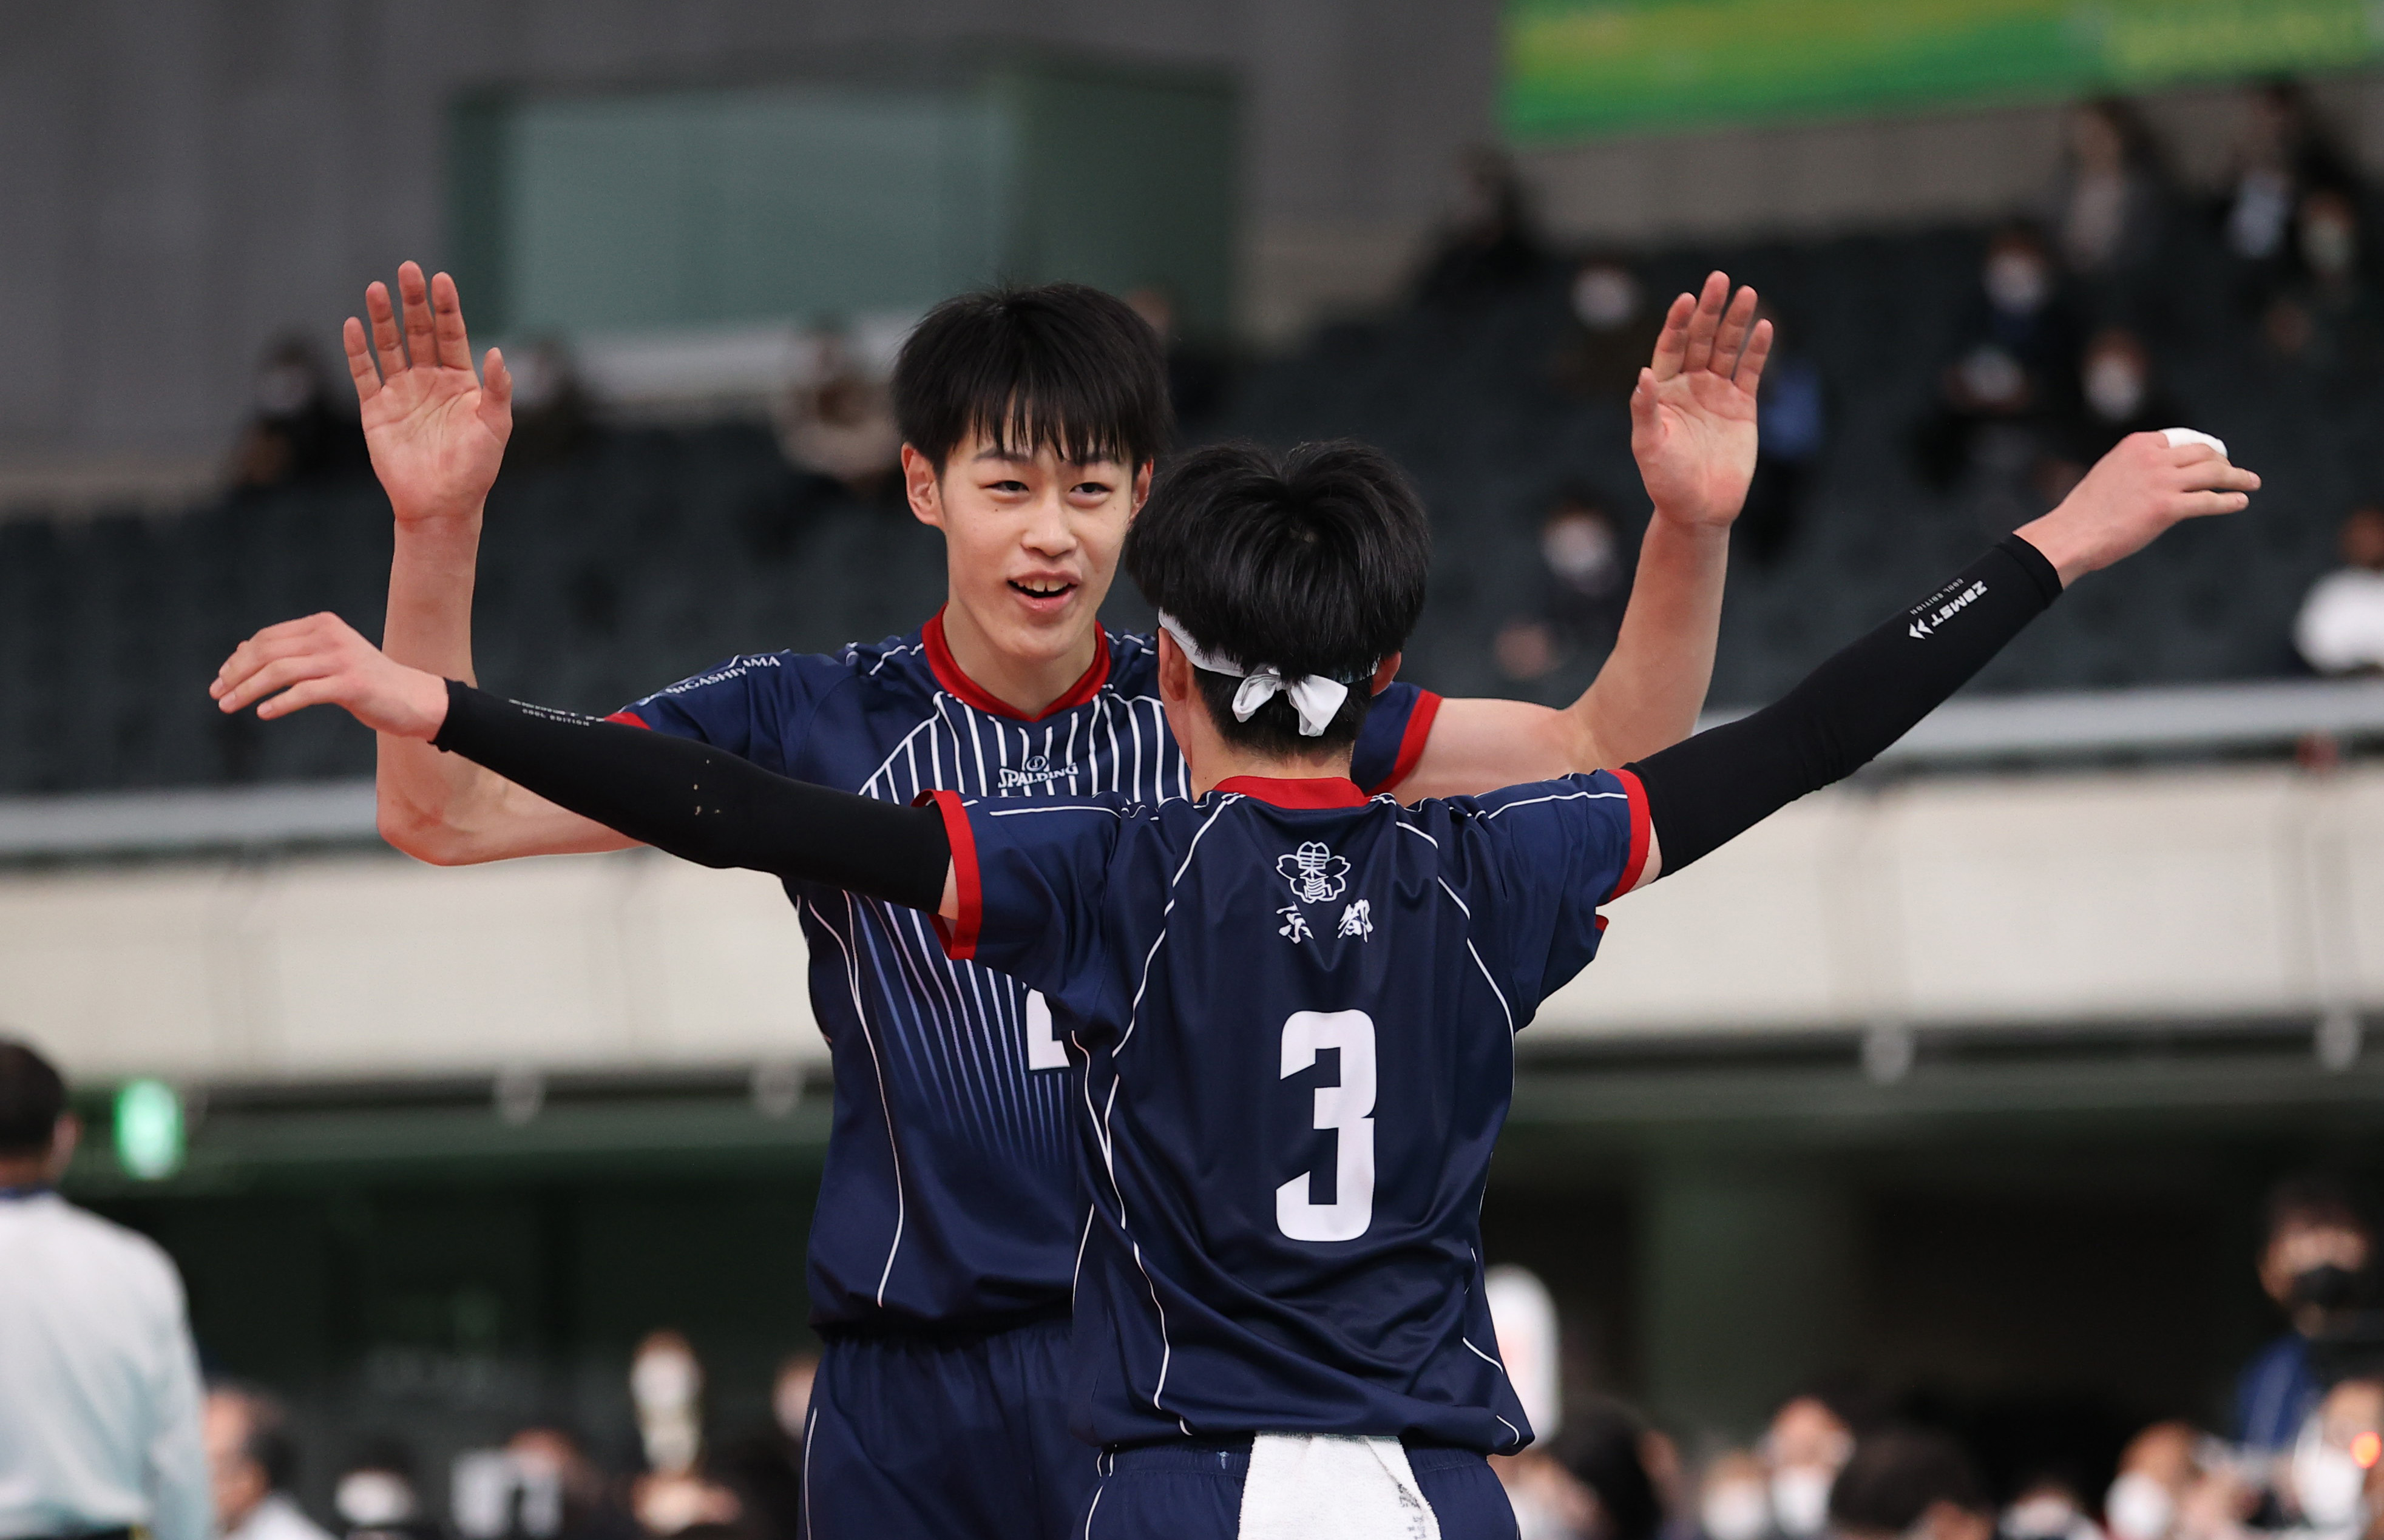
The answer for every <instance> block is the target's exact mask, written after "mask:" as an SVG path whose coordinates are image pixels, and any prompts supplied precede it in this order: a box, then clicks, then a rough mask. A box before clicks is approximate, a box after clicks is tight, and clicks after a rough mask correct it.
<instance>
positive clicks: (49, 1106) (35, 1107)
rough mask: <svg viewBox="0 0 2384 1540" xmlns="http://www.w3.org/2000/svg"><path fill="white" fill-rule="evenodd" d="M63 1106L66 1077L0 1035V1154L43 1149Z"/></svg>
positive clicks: (53, 1132)
mask: <svg viewBox="0 0 2384 1540" xmlns="http://www.w3.org/2000/svg"><path fill="white" fill-rule="evenodd" d="M66 1110H67V1087H66V1081H65V1080H64V1079H62V1078H60V1076H59V1074H58V1072H57V1071H56V1069H55V1068H53V1067H52V1066H51V1064H50V1062H49V1061H48V1060H46V1059H44V1058H43V1057H42V1056H41V1055H40V1054H38V1053H36V1052H34V1051H33V1049H31V1047H30V1046H29V1045H27V1044H24V1043H19V1042H15V1041H12V1040H10V1039H8V1038H5V1037H0V1155H35V1154H40V1153H42V1152H43V1151H45V1150H47V1149H49V1148H50V1141H51V1139H52V1138H54V1137H55V1136H56V1129H57V1124H58V1119H59V1118H60V1117H61V1116H63V1115H64V1114H65V1112H66Z"/></svg>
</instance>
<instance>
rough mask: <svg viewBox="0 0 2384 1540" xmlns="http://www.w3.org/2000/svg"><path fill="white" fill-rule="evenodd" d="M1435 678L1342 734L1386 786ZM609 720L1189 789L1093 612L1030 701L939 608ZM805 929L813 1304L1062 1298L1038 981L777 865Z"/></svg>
mask: <svg viewBox="0 0 2384 1540" xmlns="http://www.w3.org/2000/svg"><path fill="white" fill-rule="evenodd" d="M1437 708H1438V701H1437V698H1436V697H1434V696H1432V695H1429V694H1427V693H1425V692H1423V691H1422V690H1418V689H1414V688H1413V687H1411V686H1402V685H1394V686H1393V687H1392V688H1391V689H1389V690H1387V691H1385V692H1384V694H1383V695H1381V696H1380V697H1378V698H1377V699H1376V702H1375V705H1374V709H1373V711H1372V713H1371V714H1370V715H1369V716H1368V718H1367V723H1366V735H1365V739H1364V740H1363V742H1362V743H1361V745H1360V765H1361V768H1360V772H1359V773H1360V775H1362V776H1372V777H1373V780H1372V781H1370V782H1369V784H1376V783H1379V784H1383V785H1396V784H1397V781H1398V780H1399V779H1401V778H1402V777H1404V776H1406V774H1407V773H1408V771H1409V769H1411V768H1412V767H1413V766H1414V764H1415V761H1416V758H1417V756H1418V755H1419V754H1421V752H1422V748H1423V744H1424V740H1425V739H1426V737H1427V736H1428V735H1429V733H1430V731H1431V725H1432V719H1433V715H1434V712H1435V711H1436V710H1437ZM615 720H617V721H625V722H632V723H636V724H639V725H640V726H644V727H653V728H656V729H658V730H660V731H663V732H667V733H676V734H678V735H680V736H682V737H686V738H693V739H701V740H702V741H703V742H706V743H709V744H711V745H713V746H714V747H715V748H719V749H725V750H726V751H729V752H731V753H734V754H739V755H741V756H743V757H744V758H746V759H750V760H751V761H753V762H754V763H755V764H760V765H761V766H763V767H764V769H767V770H772V771H775V772H776V773H777V774H779V775H782V776H795V777H797V778H799V779H801V780H807V781H812V782H815V783H817V784H819V785H822V786H829V787H834V788H836V789H839V790H844V791H855V792H859V793H860V794H861V795H863V796H864V797H880V798H884V799H887V800H888V801H898V802H904V803H908V802H910V801H913V800H914V799H916V798H917V797H918V796H919V795H921V794H922V793H924V792H925V791H928V790H931V789H937V788H944V789H951V790H954V791H958V792H961V793H962V794H964V795H967V796H969V797H973V798H989V799H996V800H1003V799H1041V798H1049V797H1053V796H1088V795H1093V794H1109V795H1114V796H1118V797H1121V798H1123V799H1125V800H1128V801H1135V802H1137V803H1151V802H1160V803H1163V802H1165V801H1167V800H1168V799H1170V798H1181V797H1183V796H1184V795H1186V792H1187V791H1188V789H1189V782H1188V781H1187V779H1186V775H1185V769H1184V760H1183V756H1182V755H1181V754H1180V753H1178V752H1177V751H1176V748H1175V744H1174V740H1173V738H1171V737H1170V736H1169V734H1168V731H1167V724H1166V720H1165V718H1164V716H1163V714H1161V709H1160V702H1159V685H1158V657H1157V652H1156V651H1155V650H1154V648H1153V646H1152V644H1151V642H1150V640H1149V638H1146V637H1139V636H1127V635H1119V634H1111V633H1108V632H1103V633H1101V636H1100V640H1099V652H1098V654H1097V655H1096V657H1095V658H1094V660H1093V665H1092V667H1091V668H1090V669H1089V670H1087V671H1086V674H1085V676H1084V677H1083V678H1081V679H1079V680H1078V681H1077V682H1076V684H1075V686H1074V688H1073V689H1070V690H1069V691H1068V693H1067V694H1066V695H1064V696H1062V698H1061V699H1060V700H1058V701H1057V702H1053V703H1052V705H1051V707H1050V709H1049V710H1048V711H1046V712H1045V713H1044V714H1042V715H1040V716H1037V717H1036V718H1033V719H1032V720H1027V719H1024V718H1022V717H1021V716H1020V715H1019V714H1017V713H1015V712H1013V711H1012V710H1011V709H1010V708H1008V707H1007V706H1005V705H1003V704H1002V703H1001V702H1000V701H999V700H997V699H995V698H994V697H993V696H991V695H989V694H987V692H986V691H985V690H984V689H981V688H979V687H978V686H977V685H976V684H975V683H974V682H973V681H972V680H970V679H969V677H967V676H966V675H964V674H962V672H961V671H960V668H959V667H958V665H957V664H954V663H953V661H952V656H951V652H950V649H949V648H948V647H946V646H945V644H944V633H943V618H942V616H941V615H937V616H936V617H935V618H933V619H931V620H929V621H928V622H927V624H926V625H925V627H921V628H920V629H919V630H917V631H914V632H913V633H911V634H910V635H909V636H907V637H900V638H889V639H888V640H885V641H881V642H877V643H875V644H872V645H867V646H859V645H856V646H850V647H847V648H845V649H844V650H843V651H841V652H836V653H833V654H826V655H822V654H816V653H794V652H770V653H755V654H749V655H746V656H743V657H737V658H731V659H729V660H728V661H727V662H726V663H725V664H721V665H720V666H719V667H717V668H714V669H713V670H711V671H710V672H708V673H705V674H700V675H698V676H696V677H694V678H691V679H689V680H687V681H685V682H684V683H680V684H676V685H673V686H671V687H670V688H669V689H665V690H663V691H661V692H659V693H657V694H654V695H650V696H648V697H647V698H646V699H644V700H642V701H639V702H637V703H636V704H635V705H633V706H631V707H629V708H628V709H627V711H625V712H620V713H616V714H615ZM787 893H788V897H789V898H790V899H792V900H794V903H795V907H796V909H797V911H798V912H799V913H801V918H802V925H803V934H804V937H805V938H806V939H807V940H808V941H809V943H810V947H811V992H812V1012H813V1015H814V1016H815V1017H816V1018H817V1019H818V1021H819V1025H820V1030H821V1031H822V1032H823V1033H824V1034H825V1035H826V1038H827V1042H828V1048H829V1051H830V1054H831V1057H832V1059H833V1062H834V1067H835V1074H836V1120H835V1124H834V1129H833V1132H832V1134H831V1136H830V1137H829V1141H828V1152H827V1164H826V1171H825V1173H824V1174H823V1175H822V1177H821V1182H820V1196H819V1207H818V1211H817V1212H816V1213H815V1215H814V1217H813V1223H812V1233H811V1262H810V1273H809V1278H810V1289H811V1301H812V1314H813V1320H814V1321H816V1322H818V1323H822V1324H838V1323H881V1324H895V1325H900V1324H904V1323H916V1324H946V1325H950V1324H999V1323H1001V1322H1002V1321H1004V1320H1005V1319H1006V1318H1017V1317H1025V1316H1031V1315H1035V1314H1043V1313H1049V1312H1051V1311H1054V1310H1063V1309H1065V1308H1066V1306H1067V1303H1068V1297H1069V1284H1070V1278H1071V1276H1072V1274H1073V1273H1074V1267H1075V1261H1076V1243H1077V1240H1078V1238H1079V1236H1081V1235H1082V1233H1083V1222H1084V1213H1085V1205H1084V1199H1083V1198H1082V1196H1081V1194H1080V1193H1079V1191H1078V1188H1077V1179H1076V1174H1075V1171H1074V1167H1073V1165H1072V1164H1071V1159H1070V1150H1069V1142H1070V1135H1069V1131H1068V1128H1067V1124H1066V1118H1067V1110H1068V1108H1069V1106H1070V1105H1071V1104H1072V1101H1073V1097H1072V1095H1071V1091H1070V1086H1071V1082H1072V1078H1073V1075H1072V1072H1071V1070H1070V1068H1069V1064H1068V1058H1067V1053H1066V1050H1065V1048H1064V1047H1063V1045H1062V1040H1061V1039H1060V1038H1059V1037H1057V1036H1055V1034H1054V1030H1053V1026H1052V1020H1051V1015H1050V1012H1049V1010H1048V1009H1047V1007H1046V1005H1045V1002H1044V1000H1042V998H1041V997H1040V996H1039V995H1037V994H1035V993H1033V992H1030V991H1028V990H1026V989H1024V988H1022V987H1019V986H1018V985H1017V984H1015V983H1013V982H1012V980H1010V979H1009V978H1007V977H1005V976H1003V975H1000V974H996V973H992V972H990V971H988V970H987V969H985V968H982V967H979V966H977V965H975V963H966V962H953V961H951V960H950V959H948V958H946V956H945V955H944V952H943V950H942V949H941V948H940V947H939V946H938V945H937V939H936V936H935V933H934V931H933V930H932V929H931V928H930V922H929V920H928V918H927V917H926V916H925V915H923V914H919V913H916V912H914V911H912V910H908V909H902V908H900V907H897V906H894V905H889V904H884V903H878V902H875V901H872V900H865V899H858V898H854V897H852V896H851V895H849V894H847V893H844V892H843V891H841V890H838V889H835V888H821V887H817V886H815V885H812V884H805V883H797V882H790V883H788V884H787Z"/></svg>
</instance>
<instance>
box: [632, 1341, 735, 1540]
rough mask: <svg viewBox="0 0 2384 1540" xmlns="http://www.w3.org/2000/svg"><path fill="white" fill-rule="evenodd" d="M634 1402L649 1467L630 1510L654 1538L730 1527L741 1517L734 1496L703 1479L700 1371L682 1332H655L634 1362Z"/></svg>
mask: <svg viewBox="0 0 2384 1540" xmlns="http://www.w3.org/2000/svg"><path fill="white" fill-rule="evenodd" d="M629 1399H630V1402H631V1404H632V1405H633V1406H635V1407H636V1409H637V1415H638V1441H639V1447H640V1448H641V1449H642V1451H643V1452H644V1455H645V1461H646V1469H645V1472H644V1473H642V1474H640V1475H639V1477H638V1478H637V1480H636V1481H635V1482H633V1483H632V1484H630V1488H629V1511H630V1513H631V1514H632V1515H634V1516H635V1517H636V1519H637V1521H638V1524H639V1528H641V1529H643V1530H644V1531H645V1532H646V1533H647V1534H655V1535H668V1534H687V1533H689V1531H713V1530H720V1529H725V1528H726V1527H727V1526H729V1525H732V1524H734V1523H736V1522H737V1521H738V1520H739V1519H740V1518H741V1517H743V1514H744V1509H743V1506H742V1505H741V1504H739V1502H738V1500H737V1495H736V1494H735V1493H734V1492H732V1491H730V1490H729V1489H728V1488H727V1487H726V1486H723V1485H721V1484H719V1483H717V1482H715V1481H713V1480H711V1479H710V1478H709V1477H708V1476H706V1475H705V1473H704V1472H703V1468H702V1461H703V1365H702V1363H701V1362H700V1361H699V1360H697V1358H696V1356H695V1348H694V1347H693V1346H692V1345H691V1344H689V1341H688V1339H687V1337H686V1336H685V1335H684V1334H682V1333H679V1332H676V1331H670V1330H664V1331H658V1332H652V1333H649V1334H648V1335H646V1338H645V1340H644V1341H642V1342H640V1343H639V1344H638V1350H637V1353H636V1356H635V1357H634V1358H633V1359H632V1360H630V1364H629Z"/></svg>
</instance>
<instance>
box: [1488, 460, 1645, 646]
mask: <svg viewBox="0 0 2384 1540" xmlns="http://www.w3.org/2000/svg"><path fill="white" fill-rule="evenodd" d="M1540 561H1541V571H1540V574H1539V584H1538V587H1539V590H1540V591H1539V593H1538V594H1537V595H1536V596H1535V600H1536V602H1535V603H1534V606H1533V611H1532V612H1531V613H1529V614H1526V615H1517V616H1515V617H1514V618H1512V619H1510V620H1509V621H1508V623H1507V624H1506V626H1505V627H1503V628H1501V629H1500V631H1499V633H1498V640H1497V642H1496V657H1497V663H1498V668H1499V672H1501V673H1503V674H1505V675H1506V676H1507V677H1509V678H1510V679H1516V680H1530V679H1537V678H1542V677H1546V676H1547V675H1549V674H1551V673H1554V672H1555V671H1556V670H1557V668H1558V667H1559V666H1561V665H1562V664H1563V663H1564V662H1565V661H1566V659H1567V658H1569V657H1571V655H1573V653H1574V652H1596V653H1601V654H1602V653H1603V652H1605V651H1606V650H1607V649H1608V648H1610V647H1612V646H1613V645H1614V639H1615V636H1616V634H1617V633H1618V632H1619V631H1620V628H1621V626H1622V612H1623V609H1624V607H1625V606H1626V605H1628V604H1629V603H1630V601H1631V576H1630V572H1629V570H1628V569H1627V568H1626V567H1625V566H1624V565H1623V544H1622V533H1621V530H1620V528H1618V527H1617V526H1616V524H1615V521H1614V515H1611V514H1609V513H1608V512H1607V511H1606V507H1605V504H1603V503H1600V502H1599V501H1598V500H1597V498H1596V494H1594V493H1592V492H1590V491H1588V490H1587V489H1586V488H1583V487H1581V486H1578V485H1572V486H1567V487H1565V488H1564V489H1563V490H1561V491H1558V493H1557V496H1556V500H1555V503H1554V505H1553V506H1552V507H1550V509H1549V510H1548V516H1547V518H1546V521H1545V522H1544V523H1543V524H1542V525H1541V526H1540Z"/></svg>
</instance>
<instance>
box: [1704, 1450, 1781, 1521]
mask: <svg viewBox="0 0 2384 1540" xmlns="http://www.w3.org/2000/svg"><path fill="white" fill-rule="evenodd" d="M1697 1531H1698V1533H1699V1534H1702V1535H1703V1536H1704V1540H1763V1536H1765V1535H1767V1534H1770V1533H1771V1487H1770V1481H1769V1475H1768V1474H1767V1473H1766V1472H1765V1471H1764V1468H1763V1461H1762V1460H1761V1459H1759V1458H1757V1456H1756V1454H1755V1453H1754V1452H1753V1451H1752V1450H1747V1449H1732V1450H1730V1451H1729V1452H1727V1453H1725V1454H1723V1455H1721V1456H1720V1457H1719V1458H1717V1459H1714V1460H1712V1461H1711V1462H1710V1463H1708V1464H1707V1466H1706V1471H1705V1478H1704V1480H1702V1481H1701V1482H1699V1483H1698V1484H1697Z"/></svg>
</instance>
